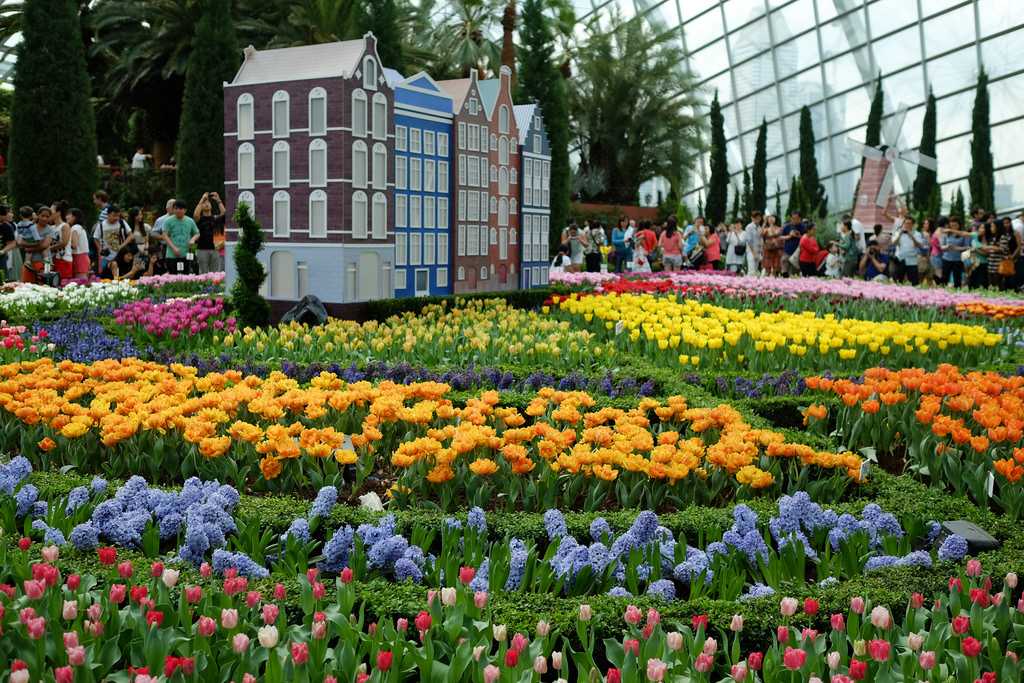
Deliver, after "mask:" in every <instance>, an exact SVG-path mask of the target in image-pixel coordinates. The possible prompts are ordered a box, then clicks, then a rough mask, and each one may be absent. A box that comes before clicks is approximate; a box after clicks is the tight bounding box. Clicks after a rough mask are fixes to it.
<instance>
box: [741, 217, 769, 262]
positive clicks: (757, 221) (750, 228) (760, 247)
mask: <svg viewBox="0 0 1024 683" xmlns="http://www.w3.org/2000/svg"><path fill="white" fill-rule="evenodd" d="M761 220H762V219H761V212H760V211H753V212H751V214H750V222H749V223H747V226H746V227H745V228H743V236H744V239H745V240H746V242H747V275H757V274H758V273H759V272H760V271H761V257H762V256H763V255H764V239H763V238H762V237H761Z"/></svg>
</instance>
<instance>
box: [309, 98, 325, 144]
mask: <svg viewBox="0 0 1024 683" xmlns="http://www.w3.org/2000/svg"><path fill="white" fill-rule="evenodd" d="M309 134H310V135H326V134H327V91H326V90H324V89H323V88H313V89H312V90H310V91H309Z"/></svg>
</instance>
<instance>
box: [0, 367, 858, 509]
mask: <svg viewBox="0 0 1024 683" xmlns="http://www.w3.org/2000/svg"><path fill="white" fill-rule="evenodd" d="M0 374H2V375H3V376H4V377H6V379H5V381H3V382H0V406H2V418H0V425H2V426H0V438H2V439H3V440H4V442H5V443H19V444H20V445H21V450H22V452H23V453H25V454H27V455H28V454H32V456H33V458H34V459H35V460H36V462H38V463H39V464H41V465H42V466H43V467H51V466H63V465H72V466H74V467H76V468H78V469H79V470H80V471H102V472H105V473H108V474H111V475H123V474H128V473H142V474H146V475H147V476H149V477H151V478H153V479H154V480H157V481H163V480H165V478H166V477H167V476H168V475H169V474H172V473H173V474H172V476H177V475H178V474H179V473H180V474H181V475H184V476H190V475H192V474H197V475H199V476H202V477H204V478H211V479H212V478H218V479H223V480H227V481H237V482H248V483H249V484H251V485H253V486H255V487H257V488H260V489H263V490H273V491H297V490H309V489H310V487H311V485H312V486H321V485H324V484H328V483H331V484H337V485H344V484H345V475H346V472H347V471H348V470H347V469H346V468H347V466H352V468H351V469H352V470H354V472H351V479H350V480H349V485H351V487H352V490H353V493H358V492H361V491H362V488H363V485H364V483H365V482H366V480H367V478H368V477H369V476H370V475H371V474H373V475H374V476H375V477H382V478H383V479H384V481H386V482H390V487H389V488H388V494H389V495H390V496H393V498H394V500H395V504H396V505H401V506H407V505H417V504H420V503H422V502H426V501H431V502H433V503H434V504H439V505H441V507H442V508H443V509H451V508H452V507H453V506H455V505H459V504H463V503H468V504H470V505H473V504H482V503H483V501H488V500H491V497H492V495H495V494H500V495H499V497H498V498H496V499H495V501H494V502H495V503H496V504H499V505H514V506H516V507H519V508H526V509H533V510H544V509H547V508H550V507H555V506H558V505H561V506H565V507H577V506H579V507H582V508H583V509H587V510H595V509H598V508H600V507H602V506H603V505H605V504H607V503H609V502H615V503H617V504H618V505H621V506H625V507H649V508H652V509H660V508H661V507H662V506H663V505H675V506H678V507H684V506H685V505H687V504H691V503H695V502H696V503H706V502H714V501H717V500H720V499H722V497H727V498H730V499H731V498H732V497H734V496H736V495H739V496H741V497H743V496H750V495H754V494H760V495H767V494H775V495H777V494H778V493H780V492H787V491H789V492H793V491H796V490H799V489H802V488H806V489H807V490H808V491H809V492H811V494H812V495H813V496H814V497H815V498H816V499H822V498H832V499H834V498H835V497H837V496H839V495H841V494H842V492H843V491H844V490H845V489H846V488H847V487H848V486H849V484H850V483H851V482H856V481H858V480H860V479H862V478H863V473H862V470H861V468H862V465H863V461H862V459H861V458H860V457H858V456H856V455H854V454H853V453H849V452H826V451H819V450H815V449H814V448H812V447H810V446H806V445H803V444H799V443H790V442H787V440H786V438H785V436H783V435H782V434H780V433H777V432H773V431H770V430H766V429H755V428H752V427H751V426H750V425H749V424H748V423H747V422H745V421H744V419H743V418H742V416H741V415H740V413H738V412H737V411H736V410H734V409H732V408H730V407H729V406H728V405H724V404H723V405H719V406H717V407H715V408H689V407H688V405H687V402H686V400H685V399H684V398H682V397H680V396H673V397H669V398H668V399H667V400H666V401H665V402H664V403H663V402H661V401H658V400H656V399H651V398H645V399H641V400H640V401H639V402H638V403H637V404H636V405H635V406H633V407H632V408H631V409H629V410H622V409H618V408H610V407H605V408H597V407H596V406H595V402H594V399H593V398H592V397H591V396H590V395H589V394H587V393H585V392H560V391H556V390H553V389H550V388H549V389H543V390H541V391H539V392H537V393H536V394H535V395H534V396H533V397H531V399H530V400H529V402H528V404H527V405H526V406H525V408H524V409H523V410H519V409H518V408H515V407H508V406H502V405H501V403H500V401H501V395H500V393H499V392H497V391H485V392H481V393H479V394H473V395H470V396H468V397H465V399H464V400H463V401H462V406H461V407H460V406H457V405H455V404H454V403H453V402H452V401H451V400H450V399H448V398H447V396H448V394H449V393H450V387H448V386H447V385H444V384H437V383H430V382H422V383H413V384H408V385H397V384H393V383H389V382H384V383H381V384H379V385H377V386H374V385H371V384H369V383H366V382H360V383H355V384H352V385H349V384H347V383H345V382H344V381H343V380H342V379H341V378H339V377H337V376H335V375H333V374H330V373H324V374H321V375H320V376H318V377H317V378H315V379H314V380H313V381H312V382H310V384H309V386H308V387H301V386H300V385H299V384H298V383H297V382H295V381H294V380H291V379H288V378H286V377H285V376H284V375H282V374H280V373H275V374H271V375H270V376H269V377H268V378H266V379H261V378H259V377H253V376H249V377H244V376H242V375H241V373H238V372H235V371H230V372H227V373H223V374H216V373H214V374H208V375H206V376H204V377H201V378H199V377H197V373H196V371H195V369H194V368H188V367H184V366H171V367H168V366H164V365H160V364H157V363H148V362H143V361H137V360H125V361H106V362H99V363H95V364H92V365H84V364H76V363H72V362H70V361H64V362H61V363H59V364H54V363H53V362H52V361H50V360H48V359H43V360H39V361H35V362H30V363H21V364H15V365H8V366H4V367H2V368H0ZM83 404H87V405H88V407H86V405H83Z"/></svg>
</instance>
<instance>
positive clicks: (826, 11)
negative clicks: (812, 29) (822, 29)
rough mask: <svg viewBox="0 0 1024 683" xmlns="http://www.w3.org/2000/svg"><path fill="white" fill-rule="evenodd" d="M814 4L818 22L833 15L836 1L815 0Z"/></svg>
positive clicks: (822, 21)
mask: <svg viewBox="0 0 1024 683" xmlns="http://www.w3.org/2000/svg"><path fill="white" fill-rule="evenodd" d="M816 4H817V6H818V22H819V23H822V24H823V23H825V22H826V21H828V20H829V19H831V18H832V17H834V16H835V15H836V13H837V10H836V3H835V2H834V0H817V1H816Z"/></svg>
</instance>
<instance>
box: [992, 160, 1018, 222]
mask: <svg viewBox="0 0 1024 683" xmlns="http://www.w3.org/2000/svg"><path fill="white" fill-rule="evenodd" d="M995 175H996V187H995V194H996V208H997V209H998V210H999V211H1008V210H1009V209H1011V208H1012V209H1019V208H1020V207H1022V206H1024V166H1013V167H1012V168H1004V169H1003V170H1001V171H996V174H995Z"/></svg>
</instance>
